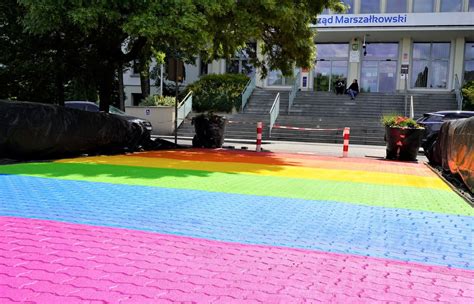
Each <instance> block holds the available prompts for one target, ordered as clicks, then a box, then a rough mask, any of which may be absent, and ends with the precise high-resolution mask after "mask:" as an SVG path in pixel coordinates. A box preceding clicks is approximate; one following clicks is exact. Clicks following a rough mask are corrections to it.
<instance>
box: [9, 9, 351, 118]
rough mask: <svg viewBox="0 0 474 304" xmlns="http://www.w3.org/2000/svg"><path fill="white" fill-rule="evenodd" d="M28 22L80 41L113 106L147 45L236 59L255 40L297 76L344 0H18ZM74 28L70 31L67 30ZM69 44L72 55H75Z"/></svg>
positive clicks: (262, 63)
mask: <svg viewBox="0 0 474 304" xmlns="http://www.w3.org/2000/svg"><path fill="white" fill-rule="evenodd" d="M18 3H19V4H20V5H21V6H22V8H24V9H25V10H26V14H25V16H24V18H22V23H23V25H24V26H25V29H26V31H27V32H28V33H30V34H32V35H43V37H44V35H48V34H50V33H59V37H61V39H62V41H63V42H64V45H65V46H67V44H66V42H67V41H69V40H71V39H77V38H78V37H79V39H78V40H76V41H75V44H78V43H79V44H80V45H81V46H80V47H79V48H78V49H79V50H82V51H84V53H83V57H82V58H83V61H82V62H83V63H84V64H85V66H86V67H87V69H89V70H90V71H94V78H93V79H95V80H96V81H97V85H98V88H99V99H100V108H101V110H103V111H107V110H108V105H109V104H110V102H111V96H112V91H113V82H114V78H115V74H116V71H117V70H118V69H119V67H121V66H123V65H124V64H126V63H128V62H130V61H132V60H134V59H137V58H139V56H140V55H143V52H144V51H145V50H146V48H147V46H153V48H154V49H155V50H157V51H161V52H163V53H166V54H168V55H171V56H174V57H177V56H178V55H179V57H180V59H183V60H192V58H193V57H194V56H195V55H196V54H203V55H204V57H205V59H216V58H226V57H230V56H231V55H233V54H234V53H235V51H236V50H237V49H238V48H240V47H242V46H243V45H244V44H245V43H246V42H248V41H251V40H253V41H262V42H263V43H262V48H261V49H262V52H263V54H264V55H266V57H265V59H263V60H258V59H256V60H255V62H254V64H255V65H257V66H259V67H261V68H262V71H263V74H264V75H265V73H266V71H267V70H268V69H280V70H282V72H283V73H284V74H285V75H288V74H290V73H291V70H292V67H293V65H294V64H296V65H298V66H303V67H307V66H310V65H311V63H312V59H313V55H314V41H313V38H314V32H313V30H312V29H311V28H310V24H311V22H312V21H314V20H315V18H316V16H317V14H319V13H320V12H321V10H322V9H323V8H324V7H330V8H332V9H334V10H336V11H340V10H342V9H343V8H344V6H343V4H342V3H341V2H340V1H339V0H306V1H298V0H279V1H276V0H240V1H235V0H219V1H211V0H142V1H135V0H108V1H107V0H100V1H93V0H18ZM63 29H67V32H63ZM65 50H66V49H64V48H63V49H62V51H63V52H62V54H63V55H64V56H65V57H67V56H68V55H69V53H68V52H67V51H65Z"/></svg>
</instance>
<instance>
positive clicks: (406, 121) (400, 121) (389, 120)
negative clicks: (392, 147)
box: [382, 114, 423, 129]
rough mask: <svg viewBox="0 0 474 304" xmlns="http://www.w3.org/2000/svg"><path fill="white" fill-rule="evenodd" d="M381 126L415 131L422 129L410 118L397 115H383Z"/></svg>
mask: <svg viewBox="0 0 474 304" xmlns="http://www.w3.org/2000/svg"><path fill="white" fill-rule="evenodd" d="M382 124H383V125H384V126H386V127H392V128H416V129H422V128H423V127H421V126H420V125H419V124H417V123H416V121H414V120H413V119H411V118H408V117H404V116H400V115H397V114H391V115H384V116H383V117H382Z"/></svg>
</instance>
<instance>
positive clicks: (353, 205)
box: [0, 150, 474, 303]
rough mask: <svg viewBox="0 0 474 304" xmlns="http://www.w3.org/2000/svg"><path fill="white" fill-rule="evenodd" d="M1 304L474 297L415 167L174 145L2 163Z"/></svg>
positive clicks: (468, 250)
mask: <svg viewBox="0 0 474 304" xmlns="http://www.w3.org/2000/svg"><path fill="white" fill-rule="evenodd" d="M0 202H1V204H0V303H10V302H12V303H14V302H30V303H59V302H61V303H76V302H77V303H104V302H109V303H168V302H193V301H194V302H197V303H243V302H245V303H305V302H308V303H315V302H326V303H328V302H332V303H334V302H336V303H371V302H406V303H409V302H411V303H414V302H423V303H431V302H446V303H472V302H474V258H473V235H474V232H473V222H474V221H473V218H474V210H473V209H472V208H471V207H470V206H469V205H468V204H467V203H465V202H464V201H463V200H462V199H461V198H459V197H458V196H457V195H456V194H455V193H454V192H453V191H451V189H450V188H449V187H448V186H447V185H445V184H444V183H443V182H442V181H441V180H440V179H439V178H438V177H437V176H436V175H434V174H433V173H432V172H431V171H430V170H429V169H428V168H427V167H425V166H424V165H423V164H419V163H400V162H388V161H385V160H377V159H363V158H338V157H329V156H319V157H316V156H309V155H296V154H284V153H259V154H257V153H253V152H237V151H224V150H221V151H204V150H182V151H162V152H147V153H137V154H133V155H126V156H107V157H88V158H77V159H65V160H60V161H56V162H41V163H23V164H14V165H4V166H0Z"/></svg>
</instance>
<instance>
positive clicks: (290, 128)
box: [273, 125, 344, 131]
mask: <svg viewBox="0 0 474 304" xmlns="http://www.w3.org/2000/svg"><path fill="white" fill-rule="evenodd" d="M273 128H274V129H286V130H298V131H342V130H344V129H341V128H337V129H317V128H298V127H289V126H280V125H274V126H273Z"/></svg>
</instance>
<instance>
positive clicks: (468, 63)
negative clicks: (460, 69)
mask: <svg viewBox="0 0 474 304" xmlns="http://www.w3.org/2000/svg"><path fill="white" fill-rule="evenodd" d="M468 81H474V43H472V42H469V43H466V49H465V52H464V82H468Z"/></svg>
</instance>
